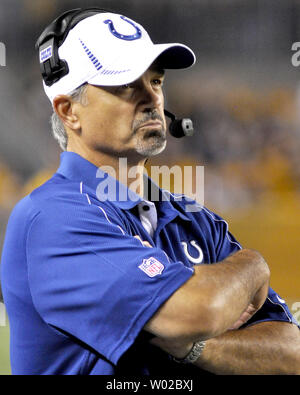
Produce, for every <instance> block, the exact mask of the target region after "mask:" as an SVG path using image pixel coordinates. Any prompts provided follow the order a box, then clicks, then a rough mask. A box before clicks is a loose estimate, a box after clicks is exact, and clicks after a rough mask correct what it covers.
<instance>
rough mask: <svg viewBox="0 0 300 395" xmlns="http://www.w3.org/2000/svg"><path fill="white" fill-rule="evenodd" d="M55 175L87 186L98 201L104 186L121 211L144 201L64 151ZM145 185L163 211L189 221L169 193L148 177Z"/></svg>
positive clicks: (97, 169)
mask: <svg viewBox="0 0 300 395" xmlns="http://www.w3.org/2000/svg"><path fill="white" fill-rule="evenodd" d="M57 173H58V174H61V175H62V176H64V177H66V178H67V179H69V180H72V181H77V182H79V183H82V184H83V185H84V186H87V187H88V188H89V189H92V191H93V194H94V195H95V196H97V198H98V200H99V201H101V198H100V199H99V195H101V193H100V192H101V190H103V189H104V190H105V186H106V190H105V196H106V197H108V200H110V201H112V202H113V203H114V204H115V205H116V206H117V207H119V208H120V209H123V210H130V209H132V208H133V207H135V206H136V205H138V204H139V203H141V202H142V201H144V199H142V198H141V197H140V196H139V195H137V194H136V193H134V192H133V191H132V190H131V189H128V188H127V187H126V186H125V185H124V184H122V183H120V182H119V181H118V180H116V179H115V178H113V177H111V176H110V175H108V174H107V173H105V172H103V171H102V170H101V169H99V168H98V167H97V166H95V165H94V164H92V163H91V162H89V161H88V160H86V159H84V158H83V157H81V156H80V155H78V154H76V153H75V152H67V151H65V152H63V153H62V154H61V162H60V166H59V168H58V170H57ZM145 185H148V188H149V187H150V188H151V193H152V191H153V190H155V191H156V193H155V196H156V197H157V196H158V197H159V201H160V204H161V205H162V206H163V207H164V209H165V210H171V211H176V212H177V215H178V216H180V218H182V219H183V220H186V221H190V219H189V218H188V217H187V215H186V214H185V213H184V210H183V209H182V207H181V206H180V205H179V204H178V202H176V198H175V197H174V196H173V195H172V194H171V193H170V192H168V191H165V190H162V189H161V188H159V186H158V185H156V184H155V183H154V182H153V180H151V179H150V178H149V177H146V179H145ZM108 186H110V187H111V188H109V187H108ZM109 191H111V192H113V196H109V195H108V193H109ZM97 192H98V193H97Z"/></svg>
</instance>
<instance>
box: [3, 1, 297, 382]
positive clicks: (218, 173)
mask: <svg viewBox="0 0 300 395" xmlns="http://www.w3.org/2000/svg"><path fill="white" fill-rule="evenodd" d="M81 6H100V7H105V8H107V7H108V8H110V9H112V10H116V11H119V12H120V13H124V14H126V15H127V16H130V17H132V18H133V19H136V20H138V21H139V22H141V23H142V24H143V25H144V26H145V27H146V28H147V29H148V30H149V31H150V33H151V34H152V37H153V39H154V41H156V42H159V41H163V42H184V43H186V44H187V45H190V46H191V47H192V48H193V49H194V50H195V52H196V54H197V57H198V64H197V66H195V67H194V68H193V69H191V70H189V71H180V72H172V71H171V72H169V73H168V78H167V82H166V100H167V106H166V107H167V108H168V109H170V110H171V111H172V112H175V113H176V114H178V116H191V117H192V118H193V120H194V123H195V127H196V131H197V133H196V136H195V137H193V138H192V139H185V140H184V141H176V140H174V139H173V140H172V139H171V138H170V140H169V146H168V149H167V151H166V152H165V153H164V154H163V155H162V156H161V157H160V158H157V159H155V160H152V161H151V164H156V165H163V164H165V165H169V166H173V165H175V164H177V165H178V164H179V165H181V166H183V165H193V166H196V165H198V166H199V165H202V166H205V204H206V206H207V207H209V208H210V209H212V210H213V211H216V212H217V213H219V214H220V215H222V216H223V217H224V218H225V219H226V220H227V221H228V222H229V224H230V230H231V232H232V233H233V234H234V235H235V236H236V237H237V239H238V240H239V241H240V242H241V243H242V244H243V245H244V246H245V247H250V248H254V249H258V250H259V251H260V252H262V254H263V255H264V256H265V258H266V259H267V261H268V263H269V265H270V267H271V273H272V276H271V286H272V287H273V288H274V289H276V291H277V292H278V293H279V294H280V296H281V297H282V298H285V299H286V301H287V302H288V304H289V306H290V308H291V309H292V310H293V312H294V314H295V316H296V317H297V318H298V319H299V318H300V317H299V316H300V314H299V312H300V309H299V307H298V311H297V309H296V306H297V305H296V303H297V302H300V286H299V285H300V251H299V244H300V237H299V235H300V210H299V208H300V161H299V152H300V84H299V82H300V67H299V68H297V67H294V66H293V65H292V63H291V57H292V55H293V52H292V50H291V47H292V44H293V43H294V42H297V41H300V2H299V1H296V0H276V2H275V1H272V0H252V1H251V2H247V3H246V2H245V1H243V0H227V1H226V2H224V1H222V0H93V1H84V0H81V1H79V0H72V1H71V0H0V41H1V42H3V43H5V45H6V50H7V59H6V67H0V251H1V247H2V242H3V237H4V232H5V226H6V223H7V219H8V216H9V213H10V211H11V209H12V208H13V206H14V205H15V203H16V202H17V201H18V200H19V199H20V198H22V196H24V195H25V194H27V193H29V192H30V191H31V190H32V189H34V188H35V187H36V186H38V185H39V184H41V183H42V182H43V181H44V180H46V179H47V178H48V177H50V175H51V174H52V172H53V171H54V170H55V169H56V168H57V165H58V162H59V153H60V151H59V148H58V146H57V145H56V143H55V142H54V140H53V139H52V137H51V133H50V127H49V117H50V115H51V106H50V104H49V102H48V100H47V98H46V96H45V95H44V92H43V89H42V84H41V78H40V73H39V65H38V60H37V54H36V53H35V50H34V43H35V40H36V38H37V37H38V35H39V33H40V32H41V31H42V30H43V28H44V27H45V26H46V25H47V24H48V23H49V22H50V21H51V20H52V19H54V17H55V16H57V15H58V14H59V13H61V12H63V11H65V10H67V9H71V8H76V7H81ZM298 306H299V304H298ZM8 343H9V333H8V325H6V327H0V374H2V375H4V374H9V373H10V368H9V353H8V346H9V344H8Z"/></svg>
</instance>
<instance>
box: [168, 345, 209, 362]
mask: <svg viewBox="0 0 300 395" xmlns="http://www.w3.org/2000/svg"><path fill="white" fill-rule="evenodd" d="M204 347H205V341H199V342H196V343H194V344H193V347H192V349H191V351H190V352H189V353H188V355H187V356H186V357H185V358H183V359H178V358H175V357H173V360H174V361H175V362H178V363H194V362H196V361H197V359H198V358H199V357H200V355H201V354H202V351H203V349H204Z"/></svg>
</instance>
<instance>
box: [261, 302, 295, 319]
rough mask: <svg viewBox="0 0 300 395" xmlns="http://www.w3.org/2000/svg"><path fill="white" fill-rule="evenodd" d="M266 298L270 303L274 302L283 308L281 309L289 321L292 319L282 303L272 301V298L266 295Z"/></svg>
mask: <svg viewBox="0 0 300 395" xmlns="http://www.w3.org/2000/svg"><path fill="white" fill-rule="evenodd" d="M267 299H268V300H269V301H270V302H271V303H273V304H276V305H277V306H280V307H281V308H282V309H283V311H284V312H285V315H286V316H287V318H288V319H289V322H292V319H291V318H290V316H289V315H288V313H287V311H286V309H285V308H284V306H282V304H280V303H276V302H273V300H272V299H271V298H269V297H267Z"/></svg>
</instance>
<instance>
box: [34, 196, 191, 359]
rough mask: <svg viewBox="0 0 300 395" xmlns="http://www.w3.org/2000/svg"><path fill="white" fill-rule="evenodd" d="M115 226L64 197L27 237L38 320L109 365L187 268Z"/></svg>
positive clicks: (107, 216)
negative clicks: (74, 341) (68, 337)
mask: <svg viewBox="0 0 300 395" xmlns="http://www.w3.org/2000/svg"><path fill="white" fill-rule="evenodd" d="M123 228H124V224H123V223H122V222H121V221H120V219H119V217H118V216H117V215H114V212H113V210H111V211H109V210H108V209H107V207H106V206H105V205H103V206H99V207H96V206H95V205H86V204H83V203H82V204H81V203H78V202H77V203H73V202H68V204H65V205H61V204H57V205H56V204H54V205H53V204H52V205H51V204H49V205H48V207H47V208H46V209H45V210H43V211H40V212H39V214H38V215H37V216H36V217H35V218H34V220H33V221H32V223H31V226H30V229H29V232H28V237H27V265H28V278H29V286H30V290H31V294H32V299H33V303H34V305H35V308H36V310H37V311H38V313H39V314H40V316H41V317H42V319H43V320H44V321H45V322H46V323H47V324H48V325H50V326H51V327H54V328H55V329H56V330H59V331H61V332H62V333H64V334H67V335H70V336H72V337H75V338H77V339H79V340H80V341H81V342H84V343H85V344H87V345H88V346H89V347H92V348H93V349H94V350H96V351H97V352H98V353H100V354H101V355H103V356H104V357H105V358H107V359H108V360H110V361H111V362H112V363H114V364H116V363H117V362H118V360H119V358H120V357H121V356H122V355H123V353H124V352H125V351H126V350H127V349H128V348H129V347H130V346H131V345H132V343H133V342H134V340H135V339H136V337H137V336H138V334H139V333H140V331H141V330H142V329H143V327H144V326H145V324H146V323H147V321H148V320H149V319H150V318H151V317H152V316H153V315H154V314H155V312H156V311H157V310H158V308H159V307H160V306H161V305H162V304H163V303H164V302H165V301H166V300H167V299H168V298H169V297H170V296H171V295H172V294H173V293H174V292H175V291H176V290H177V289H178V288H179V287H180V286H181V285H182V284H183V283H185V282H186V281H187V280H188V279H189V278H190V277H191V276H192V275H193V272H194V271H193V269H190V268H187V267H185V266H184V265H183V264H182V263H181V262H170V261H169V259H168V257H167V256H166V255H165V253H164V252H163V251H162V250H160V249H158V248H147V247H144V246H143V244H142V243H141V242H140V241H139V240H137V239H135V238H134V237H133V236H131V235H129V234H127V233H126V232H125V231H124V229H123Z"/></svg>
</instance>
